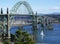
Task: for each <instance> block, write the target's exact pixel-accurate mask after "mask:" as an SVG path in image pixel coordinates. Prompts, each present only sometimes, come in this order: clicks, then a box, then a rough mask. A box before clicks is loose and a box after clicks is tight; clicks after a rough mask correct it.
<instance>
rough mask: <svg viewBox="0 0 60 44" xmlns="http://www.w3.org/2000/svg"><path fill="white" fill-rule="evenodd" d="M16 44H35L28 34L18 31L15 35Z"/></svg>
mask: <svg viewBox="0 0 60 44" xmlns="http://www.w3.org/2000/svg"><path fill="white" fill-rule="evenodd" d="M14 44H34V41H33V40H32V38H31V37H30V35H29V34H28V33H27V32H23V31H21V30H17V31H16V34H15V39H14Z"/></svg>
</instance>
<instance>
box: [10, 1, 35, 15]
mask: <svg viewBox="0 0 60 44" xmlns="http://www.w3.org/2000/svg"><path fill="white" fill-rule="evenodd" d="M22 4H23V5H24V6H25V7H26V8H27V10H28V12H29V15H33V14H34V13H33V10H32V8H31V6H30V5H29V3H28V2H26V1H19V2H18V3H16V4H15V5H14V6H13V7H12V9H11V10H10V14H15V13H16V12H17V10H18V8H19V7H20V6H21V5H22Z"/></svg>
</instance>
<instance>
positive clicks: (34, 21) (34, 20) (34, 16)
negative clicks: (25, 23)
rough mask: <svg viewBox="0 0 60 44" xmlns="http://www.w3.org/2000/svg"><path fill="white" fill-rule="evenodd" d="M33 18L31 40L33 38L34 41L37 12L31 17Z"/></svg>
mask: <svg viewBox="0 0 60 44" xmlns="http://www.w3.org/2000/svg"><path fill="white" fill-rule="evenodd" d="M32 19H33V20H32V22H33V23H32V27H33V29H32V30H33V40H35V41H36V36H37V34H36V33H37V12H36V14H35V15H33V18H32Z"/></svg>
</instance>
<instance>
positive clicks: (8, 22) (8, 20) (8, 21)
mask: <svg viewBox="0 0 60 44" xmlns="http://www.w3.org/2000/svg"><path fill="white" fill-rule="evenodd" d="M7 16H8V19H7V24H8V30H7V31H8V39H10V16H9V14H8V8H7Z"/></svg>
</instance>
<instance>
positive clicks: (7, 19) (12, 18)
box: [0, 1, 51, 40]
mask: <svg viewBox="0 0 60 44" xmlns="http://www.w3.org/2000/svg"><path fill="white" fill-rule="evenodd" d="M21 5H24V6H25V7H26V8H27V10H28V14H24V13H23V14H21V13H17V11H18V9H19V7H20V6H21ZM9 12H10V13H9ZM17 17H18V19H17ZM27 17H28V18H29V19H28V18H27ZM21 18H23V19H21ZM49 19H50V18H49ZM49 19H48V17H44V16H38V15H37V12H36V13H35V14H34V12H33V10H32V8H31V7H30V5H29V4H28V3H27V2H26V1H20V2H18V3H16V4H15V5H14V6H13V8H12V9H11V10H10V11H9V10H8V8H7V14H3V10H2V8H1V14H0V24H1V25H2V27H1V28H2V31H3V32H2V35H3V36H4V37H7V38H8V39H10V28H11V27H12V26H19V28H21V27H22V28H23V26H26V25H32V29H31V30H32V31H33V34H32V35H31V36H32V37H33V40H36V37H37V35H36V32H37V30H38V29H37V24H38V22H40V24H42V25H43V26H42V28H43V27H44V24H45V23H46V24H47V26H48V24H49ZM45 20H46V21H45ZM50 22H51V21H50ZM49 27H50V24H49ZM47 29H48V28H47ZM42 30H43V31H44V29H42Z"/></svg>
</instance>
